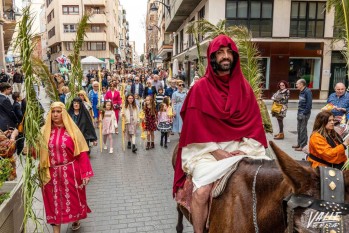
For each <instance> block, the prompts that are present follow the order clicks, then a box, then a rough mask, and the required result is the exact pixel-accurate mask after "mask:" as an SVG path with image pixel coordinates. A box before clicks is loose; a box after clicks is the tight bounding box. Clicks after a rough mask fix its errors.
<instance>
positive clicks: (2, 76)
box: [0, 69, 10, 83]
mask: <svg viewBox="0 0 349 233" xmlns="http://www.w3.org/2000/svg"><path fill="white" fill-rule="evenodd" d="M9 81H10V76H9V75H8V74H6V73H5V69H1V73H0V83H7V82H9Z"/></svg>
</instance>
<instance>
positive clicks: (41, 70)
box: [31, 56, 59, 101]
mask: <svg viewBox="0 0 349 233" xmlns="http://www.w3.org/2000/svg"><path fill="white" fill-rule="evenodd" d="M31 60H32V62H33V66H34V69H33V72H34V74H35V75H36V76H37V77H39V78H40V80H41V81H42V83H43V84H44V85H45V92H46V95H47V96H48V98H50V100H51V101H59V94H58V90H57V87H56V84H55V81H54V79H53V76H52V75H51V73H50V71H49V69H48V67H47V65H46V64H45V63H44V62H43V61H42V60H41V59H40V58H38V57H35V56H32V58H31Z"/></svg>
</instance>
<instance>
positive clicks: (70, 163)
mask: <svg viewBox="0 0 349 233" xmlns="http://www.w3.org/2000/svg"><path fill="white" fill-rule="evenodd" d="M74 162H75V159H74V160H73V161H71V162H69V163H65V164H61V165H56V166H52V167H53V168H55V167H63V166H67V165H72V164H73V163H74Z"/></svg>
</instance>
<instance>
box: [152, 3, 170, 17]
mask: <svg viewBox="0 0 349 233" xmlns="http://www.w3.org/2000/svg"><path fill="white" fill-rule="evenodd" d="M155 3H160V4H162V5H163V6H164V7H165V8H166V9H167V11H168V14H169V15H170V16H171V7H170V6H169V5H166V4H165V3H163V2H162V1H154V2H153V3H152V4H151V5H150V8H149V10H150V11H158V10H159V7H158V6H157V5H156V4H155Z"/></svg>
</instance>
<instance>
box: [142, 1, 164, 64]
mask: <svg viewBox="0 0 349 233" xmlns="http://www.w3.org/2000/svg"><path fill="white" fill-rule="evenodd" d="M154 2H155V0H148V4H147V15H146V19H145V26H146V29H145V31H146V32H145V34H146V35H145V59H146V60H147V64H148V66H149V67H156V66H157V64H156V62H155V61H156V60H157V56H158V42H159V35H160V34H161V29H160V28H159V26H158V13H157V12H154V11H150V8H151V6H152V4H154Z"/></svg>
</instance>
